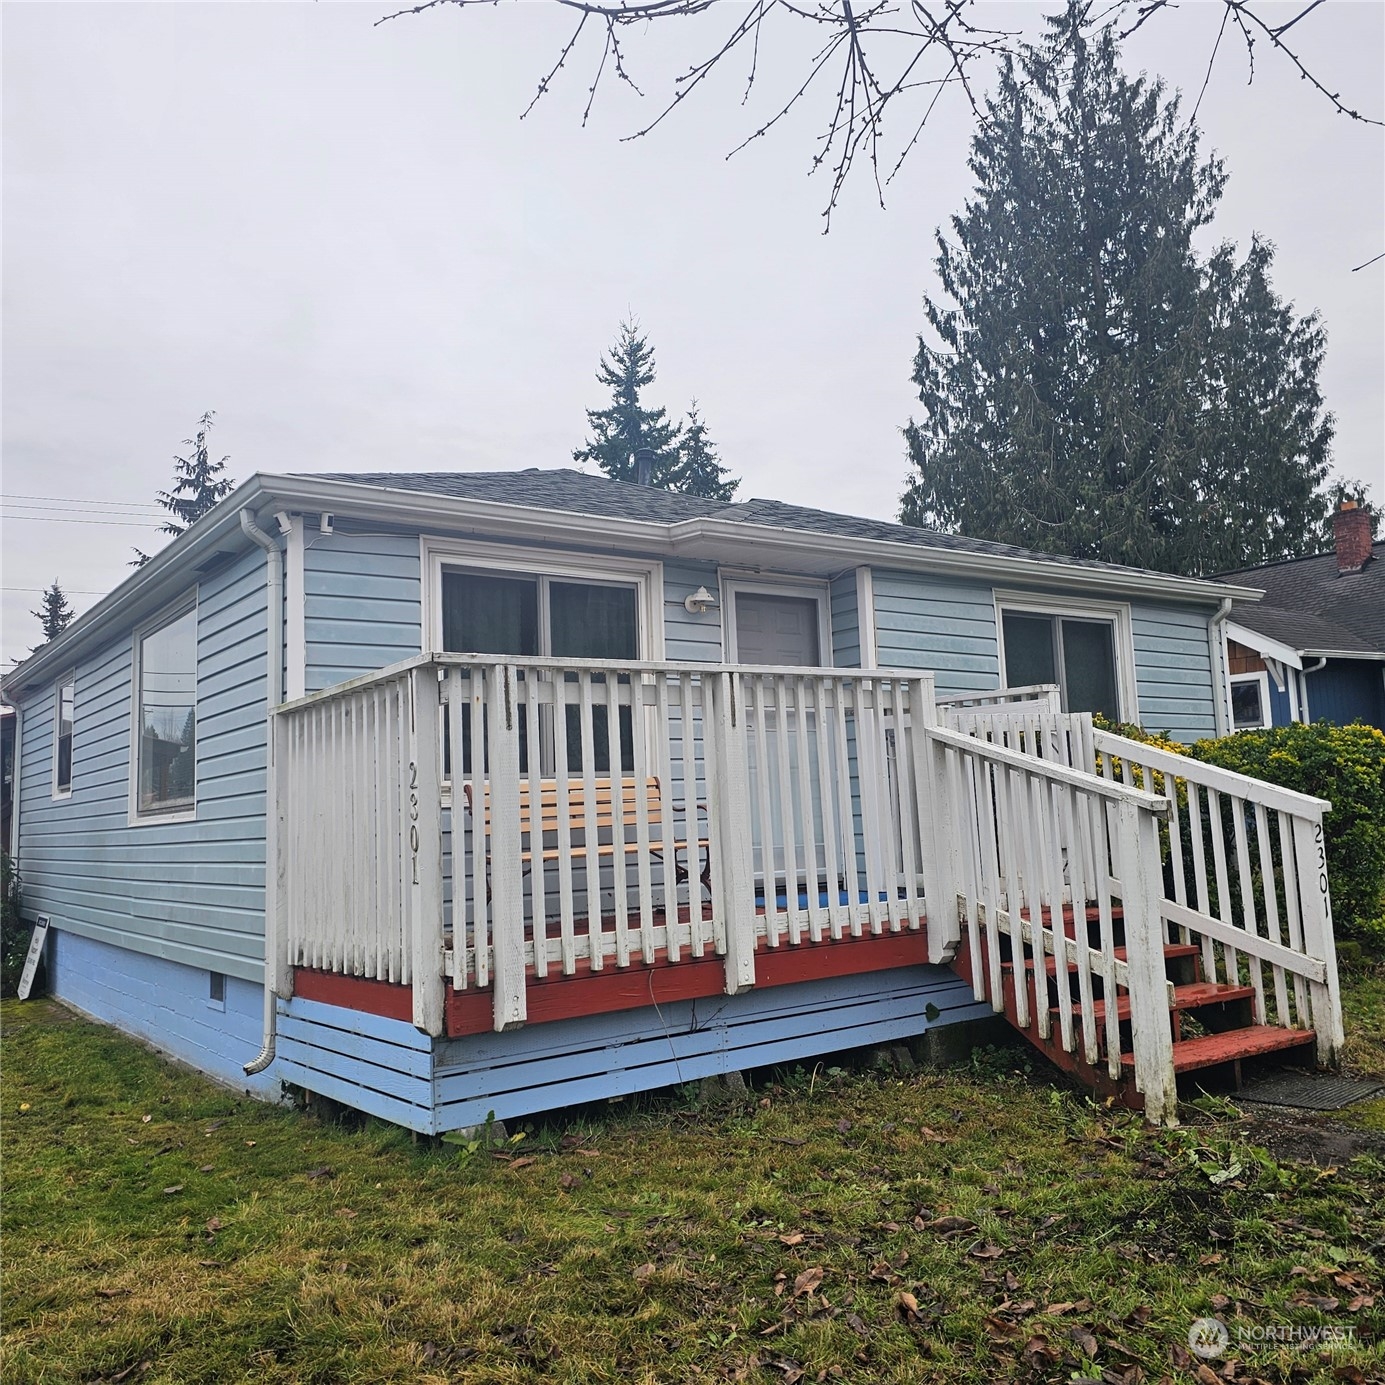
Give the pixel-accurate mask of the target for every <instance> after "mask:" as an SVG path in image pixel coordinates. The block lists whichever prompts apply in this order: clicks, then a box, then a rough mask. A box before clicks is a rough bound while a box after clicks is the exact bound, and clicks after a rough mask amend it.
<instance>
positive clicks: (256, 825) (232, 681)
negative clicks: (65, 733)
mask: <svg viewBox="0 0 1385 1385" xmlns="http://www.w3.org/2000/svg"><path fill="white" fill-rule="evenodd" d="M264 603H265V568H264V555H263V554H262V553H261V552H260V551H259V549H251V550H248V551H246V552H245V553H243V554H241V555H239V556H237V557H236V558H235V559H234V560H232V561H231V562H229V563H227V564H225V565H224V566H222V567H221V568H220V569H218V570H217V571H215V572H214V573H211V574H209V575H208V576H206V577H204V578H203V579H202V581H201V583H200V585H199V587H198V593H197V691H198V721H197V814H196V817H195V819H194V820H192V821H188V822H176V823H173V822H166V823H159V822H143V823H140V824H138V825H136V826H133V827H132V826H131V825H130V823H129V820H128V805H129V786H130V727H131V700H132V687H131V679H132V673H131V670H132V649H133V635H132V634H126V635H124V636H122V637H121V638H120V639H118V640H113V641H111V642H110V643H108V644H107V645H106V646H104V647H103V648H101V649H99V650H97V651H96V652H94V653H93V654H92V655H90V656H88V658H86V659H85V660H83V661H82V663H81V664H80V665H79V666H78V668H77V670H76V678H77V688H76V701H75V708H74V716H73V738H72V795H71V797H70V798H67V799H59V800H54V799H53V798H52V796H51V774H52V750H53V693H52V689H51V688H47V689H44V690H43V691H42V692H41V693H39V694H38V695H37V696H35V697H33V698H30V699H26V701H25V703H24V708H23V713H24V719H23V746H22V749H21V758H20V775H21V782H20V794H21V798H20V819H19V820H20V842H19V852H20V855H19V865H20V871H21V874H22V878H23V881H24V907H25V912H26V913H28V914H38V913H46V914H49V915H51V916H52V918H53V920H54V924H55V926H56V927H58V928H60V929H62V930H64V931H65V932H66V933H67V934H69V935H71V936H72V937H80V938H83V939H85V940H88V941H90V942H92V943H101V944H106V945H108V946H109V947H111V948H113V949H125V950H127V951H128V952H131V953H136V954H141V955H142V956H144V957H154V958H160V959H162V960H164V961H166V962H169V963H178V964H181V965H183V966H185V967H190V968H193V969H194V970H196V969H212V970H216V971H221V972H224V973H226V974H227V975H228V976H232V977H238V978H240V979H241V980H243V981H246V982H258V981H259V979H260V976H261V972H262V958H263V953H264V858H265V851H264V834H265V811H264V787H265V786H264V766H265V749H264V746H265V672H264V651H265V604H264ZM129 965H130V966H134V965H135V963H133V962H131V963H129ZM93 1013H94V1012H93Z"/></svg>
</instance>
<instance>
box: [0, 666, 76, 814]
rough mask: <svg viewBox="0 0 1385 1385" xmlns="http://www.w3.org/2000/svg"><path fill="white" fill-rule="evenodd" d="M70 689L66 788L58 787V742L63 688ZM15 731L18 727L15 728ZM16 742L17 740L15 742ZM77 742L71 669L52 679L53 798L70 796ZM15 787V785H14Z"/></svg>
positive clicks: (73, 685) (74, 686)
mask: <svg viewBox="0 0 1385 1385" xmlns="http://www.w3.org/2000/svg"><path fill="white" fill-rule="evenodd" d="M66 687H71V689H72V730H71V731H69V732H68V739H69V745H68V749H67V788H65V789H62V788H59V787H58V742H59V739H60V735H61V729H62V709H63V689H64V688H66ZM15 730H16V733H17V732H18V727H16V728H15ZM16 744H17V742H16ZM76 744H77V670H76V669H73V670H72V671H71V672H69V673H65V674H63V676H62V677H61V678H55V679H54V680H53V766H52V769H53V775H52V781H51V783H50V785H49V787H50V789H51V790H52V796H53V798H54V799H57V800H62V799H65V798H71V797H72V778H73V773H72V771H73V764H72V752H73V750H74V748H75V747H76ZM16 787H17V786H16ZM10 811H11V812H13V811H14V800H13V794H11V802H10Z"/></svg>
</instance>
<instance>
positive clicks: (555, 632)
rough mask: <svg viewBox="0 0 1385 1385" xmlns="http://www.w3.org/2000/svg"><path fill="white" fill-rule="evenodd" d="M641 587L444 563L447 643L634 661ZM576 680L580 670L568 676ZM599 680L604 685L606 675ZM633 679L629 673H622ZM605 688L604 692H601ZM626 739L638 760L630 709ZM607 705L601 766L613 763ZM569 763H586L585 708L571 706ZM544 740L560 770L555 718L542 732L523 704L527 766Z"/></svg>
mask: <svg viewBox="0 0 1385 1385" xmlns="http://www.w3.org/2000/svg"><path fill="white" fill-rule="evenodd" d="M638 597H639V593H638V590H637V587H636V585H635V584H633V583H626V582H618V581H612V582H583V581H577V580H573V579H569V578H567V577H557V576H547V575H544V574H534V575H533V576H527V575H525V576H520V575H507V576H504V577H499V576H496V575H495V574H494V573H491V572H478V571H472V570H468V569H444V570H443V574H442V634H443V648H444V649H445V650H447V651H448V652H450V653H460V654H512V655H516V656H519V657H524V656H531V657H541V656H552V657H554V658H569V659H610V660H612V661H613V662H626V661H628V660H632V659H638V658H639V657H640V630H639V599H638ZM568 677H569V681H572V680H573V678H574V677H575V675H568ZM595 681H596V682H597V683H598V684H599V685H603V686H604V681H605V680H604V678H603V677H602V676H600V675H598V676H597V678H596V679H595ZM621 681H622V682H624V681H626V680H625V678H622V679H621ZM599 695H600V694H599V693H598V696H599ZM619 721H620V726H619V732H618V739H619V744H620V758H621V760H622V762H623V767H624V768H626V769H628V768H630V767H631V765H632V764H633V756H634V749H633V741H632V737H633V726H632V723H631V717H630V709H629V708H628V707H622V708H621V709H620V718H619ZM608 725H609V719H608V714H607V709H606V708H605V707H602V706H596V707H594V708H593V710H592V741H593V742H594V745H593V754H592V757H591V758H592V762H593V767H594V768H595V769H596V770H598V771H599V772H601V773H609V772H610V769H611V763H610V761H611V755H610V743H609V739H608ZM565 730H566V742H567V761H568V764H567V768H568V770H569V772H576V771H579V770H581V769H582V768H583V764H582V750H581V746H582V726H581V712H580V710H579V708H577V707H575V706H569V707H568V708H567V709H566V725H565ZM535 740H537V749H538V752H539V753H538V756H537V759H538V764H537V765H535V766H533V768H534V769H537V770H538V772H539V773H541V774H552V773H554V772H555V760H556V749H555V737H554V734H553V728H552V726H551V725H541V726H540V727H539V728H538V730H537V734H535V731H534V728H531V727H530V726H529V725H528V721H527V716H526V713H525V709H523V708H521V721H520V767H521V770H522V772H523V773H525V774H528V773H531V772H532V769H531V763H530V762H531V758H532V756H531V749H532V746H533V743H534V742H535ZM470 745H471V726H470V723H469V722H467V723H466V724H465V725H464V726H463V753H464V754H465V755H466V756H467V757H468V759H469V757H470Z"/></svg>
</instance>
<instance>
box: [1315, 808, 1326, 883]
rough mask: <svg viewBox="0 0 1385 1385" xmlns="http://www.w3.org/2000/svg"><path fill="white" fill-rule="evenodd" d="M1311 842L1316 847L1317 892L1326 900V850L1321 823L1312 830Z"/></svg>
mask: <svg viewBox="0 0 1385 1385" xmlns="http://www.w3.org/2000/svg"><path fill="white" fill-rule="evenodd" d="M1313 840H1314V841H1315V842H1316V843H1317V847H1318V890H1319V892H1320V893H1321V894H1322V897H1323V899H1324V900H1325V899H1327V897H1328V894H1327V849H1326V847H1325V846H1324V845H1323V836H1322V823H1318V824H1317V826H1316V827H1315V828H1314V830H1313Z"/></svg>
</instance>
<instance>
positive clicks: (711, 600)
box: [683, 587, 717, 616]
mask: <svg viewBox="0 0 1385 1385" xmlns="http://www.w3.org/2000/svg"><path fill="white" fill-rule="evenodd" d="M716 604H717V599H716V597H714V596H713V595H712V593H711V592H709V591H708V590H707V588H706V587H699V588H698V589H697V590H696V591H695V592H693V594H692V595H691V596H688V597H685V598H684V600H683V605H684V607H685V608H686V609H687V611H688V613H689V614H690V615H695V616H701V615H706V613H707V612H708V611H710V610H711V609H712V607H713V606H715V605H716Z"/></svg>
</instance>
